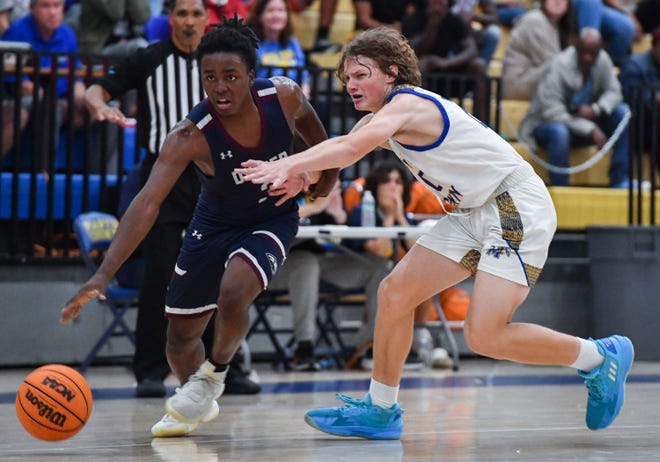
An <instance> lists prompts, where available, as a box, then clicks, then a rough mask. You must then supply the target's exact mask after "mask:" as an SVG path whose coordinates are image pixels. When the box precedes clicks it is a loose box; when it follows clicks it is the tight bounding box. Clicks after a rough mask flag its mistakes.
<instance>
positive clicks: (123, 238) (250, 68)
mask: <svg viewBox="0 0 660 462" xmlns="http://www.w3.org/2000/svg"><path fill="white" fill-rule="evenodd" d="M257 44H258V40H257V38H256V36H255V35H254V33H253V32H252V31H251V30H250V29H249V28H248V27H247V26H245V25H244V24H243V22H242V20H240V19H238V18H234V19H231V20H228V21H225V23H224V24H223V25H221V26H219V27H218V29H217V30H213V31H211V32H209V33H208V34H207V35H205V36H204V38H202V41H201V42H200V44H199V47H198V49H197V60H198V64H199V69H200V73H201V77H202V84H203V86H204V90H205V92H206V95H207V98H206V99H204V100H203V101H202V102H200V103H199V104H198V105H197V106H195V107H194V108H193V110H192V111H191V113H190V114H189V115H188V117H187V118H186V119H184V120H183V121H181V122H180V123H178V124H177V125H176V126H175V127H174V129H173V130H172V131H171V132H170V134H169V135H168V137H167V139H166V140H165V143H164V145H163V148H162V150H161V152H160V155H159V156H158V159H157V161H156V162H155V164H154V166H153V169H152V171H151V174H150V176H149V179H148V180H147V183H146V184H145V186H144V187H143V188H142V190H141V191H140V193H139V194H138V195H137V196H136V197H135V199H134V200H133V201H132V203H131V205H130V207H129V208H128V210H127V211H126V213H125V214H124V216H123V217H122V219H121V222H120V224H119V227H118V229H117V233H116V235H115V238H114V240H113V242H112V245H111V246H110V249H109V250H108V253H107V255H106V256H105V259H104V260H103V263H102V265H101V266H100V268H99V270H98V271H97V273H96V274H95V275H93V276H92V277H91V278H90V280H89V281H88V282H87V283H86V284H85V285H84V286H83V287H82V289H80V291H79V292H78V294H76V295H75V296H74V297H73V298H72V299H71V300H70V301H69V302H67V304H66V307H65V308H64V309H63V310H62V320H61V321H62V322H63V323H66V322H68V321H69V320H70V319H72V318H75V317H77V316H78V315H79V313H80V310H81V309H82V306H83V305H84V304H85V303H87V302H88V301H89V300H91V299H92V298H94V297H97V296H98V297H100V298H102V297H103V294H104V293H105V291H106V289H107V286H108V282H109V280H110V278H111V277H112V275H113V274H114V273H115V272H116V271H117V269H118V268H119V267H120V265H121V264H122V263H123V262H124V260H126V258H128V257H129V256H130V254H131V252H132V251H133V250H134V249H135V248H136V247H137V246H138V244H139V243H140V241H141V240H142V239H143V238H144V236H145V235H146V234H147V232H148V231H149V229H150V228H151V226H152V224H153V223H154V220H155V219H156V216H157V215H158V210H159V207H160V205H161V203H162V202H163V200H164V199H165V197H166V196H167V194H168V193H169V191H170V190H171V189H172V187H173V185H174V184H175V183H176V181H177V178H178V177H179V176H180V175H181V173H182V172H183V171H184V170H185V168H186V166H187V165H188V164H189V163H190V162H194V163H195V166H196V167H197V169H198V171H199V174H200V178H201V182H202V191H201V193H200V196H199V198H198V202H197V206H196V209H195V213H194V215H193V219H192V221H191V223H190V226H189V227H188V229H187V231H186V236H185V238H184V242H183V245H182V247H181V251H180V253H179V258H178V260H177V264H176V267H175V271H174V273H175V274H174V275H173V277H172V281H171V282H170V286H169V289H168V293H167V299H166V307H165V314H166V316H167V317H168V318H169V324H168V331H167V358H168V361H169V363H170V366H171V368H172V370H173V371H174V373H175V374H176V376H177V377H178V379H179V380H180V381H181V383H182V386H181V388H179V389H178V390H177V392H176V394H175V395H174V396H172V397H171V398H169V399H168V400H167V404H166V408H167V413H166V414H165V416H164V417H163V418H162V419H161V420H160V421H159V422H157V423H156V424H155V425H154V426H153V428H152V433H153V435H154V436H160V437H162V436H183V435H186V434H188V433H190V432H192V431H193V430H194V429H195V428H196V427H197V425H198V424H199V423H200V422H208V421H210V420H212V419H214V418H215V417H216V416H217V415H218V412H219V408H218V404H217V401H216V400H217V399H218V398H219V397H220V395H221V394H222V392H223V390H224V380H225V376H226V374H227V369H228V363H229V362H230V360H231V358H232V357H233V355H234V353H235V352H236V350H237V349H238V347H239V345H240V343H241V341H242V340H243V338H244V337H245V335H246V333H247V330H248V328H249V315H248V307H249V306H250V304H251V303H252V301H253V300H254V299H255V298H256V296H257V295H258V294H259V293H260V292H261V291H262V290H263V289H265V288H266V286H267V284H268V282H269V281H270V280H271V278H272V277H273V275H274V274H275V273H276V272H277V270H278V268H279V267H280V266H281V265H282V263H284V260H285V259H286V255H287V252H288V250H289V247H290V245H291V242H292V240H293V239H294V237H295V235H296V233H297V230H298V206H297V204H296V201H295V200H292V198H294V197H295V195H296V194H298V193H299V192H300V191H301V190H302V189H310V190H311V191H312V195H316V196H319V195H326V194H327V193H329V191H330V190H331V188H332V186H333V185H334V183H335V182H336V180H337V176H338V170H336V169H333V170H327V171H323V172H309V173H308V172H305V173H303V174H301V175H298V176H296V177H295V178H292V180H291V181H289V182H287V183H286V184H285V185H283V187H282V188H280V189H279V195H276V196H273V195H272V192H271V194H269V191H268V187H267V186H265V185H264V186H262V185H255V184H253V183H251V182H249V181H245V180H244V178H243V177H242V175H239V174H236V173H235V172H234V170H235V169H236V168H238V167H240V163H241V162H242V161H244V160H246V159H249V158H258V159H261V160H264V161H269V160H275V159H279V158H283V157H287V156H288V155H290V154H292V145H293V137H294V135H297V136H299V137H300V138H301V139H302V140H303V141H304V142H305V143H306V144H307V145H310V146H311V145H314V144H317V143H319V142H321V141H323V140H325V139H326V138H327V135H326V132H325V129H324V128H323V125H322V124H321V122H320V120H319V118H318V116H317V115H316V113H315V112H314V110H313V108H312V107H311V105H310V104H309V102H308V101H307V99H306V98H305V96H304V95H303V93H302V91H301V90H300V87H299V86H298V85H297V84H296V83H295V82H293V81H291V80H289V79H287V78H283V77H279V78H273V79H272V80H266V79H256V80H255V78H254V77H255V67H256V56H255V49H256V47H257V46H258V45H257ZM310 183H311V184H312V185H313V186H311V187H310ZM213 313H217V316H216V320H215V337H214V343H213V350H212V351H208V352H205V351H204V346H203V343H202V340H201V336H202V333H203V332H204V330H205V328H206V325H207V323H208V321H209V319H210V318H211V316H212V315H213Z"/></svg>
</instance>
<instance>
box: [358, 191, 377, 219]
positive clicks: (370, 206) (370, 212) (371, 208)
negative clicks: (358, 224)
mask: <svg viewBox="0 0 660 462" xmlns="http://www.w3.org/2000/svg"><path fill="white" fill-rule="evenodd" d="M361 218H362V226H376V199H374V195H373V194H372V193H371V191H369V190H368V189H367V190H365V191H364V193H363V194H362V217H361Z"/></svg>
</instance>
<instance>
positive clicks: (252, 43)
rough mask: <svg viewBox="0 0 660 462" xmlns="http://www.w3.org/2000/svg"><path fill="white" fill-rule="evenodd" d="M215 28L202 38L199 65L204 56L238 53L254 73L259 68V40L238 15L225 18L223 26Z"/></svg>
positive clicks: (215, 25) (198, 51)
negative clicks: (257, 50) (257, 51)
mask: <svg viewBox="0 0 660 462" xmlns="http://www.w3.org/2000/svg"><path fill="white" fill-rule="evenodd" d="M212 27H213V28H212V29H211V30H210V31H209V32H207V33H206V35H204V36H203V37H202V40H201V41H200V43H199V46H198V47H197V63H198V64H201V61H202V58H203V57H204V55H210V54H213V53H236V54H237V55H239V56H240V57H241V58H242V59H243V61H245V64H246V65H247V67H248V71H252V70H254V69H255V68H256V67H257V53H256V51H255V50H256V49H257V48H258V47H259V39H258V38H257V36H256V35H255V33H254V31H253V30H252V29H250V28H249V27H248V26H247V25H246V24H245V23H244V22H243V20H242V19H241V18H239V17H238V15H234V17H233V18H231V19H227V18H224V21H223V22H222V23H221V24H214V25H213V26H212Z"/></svg>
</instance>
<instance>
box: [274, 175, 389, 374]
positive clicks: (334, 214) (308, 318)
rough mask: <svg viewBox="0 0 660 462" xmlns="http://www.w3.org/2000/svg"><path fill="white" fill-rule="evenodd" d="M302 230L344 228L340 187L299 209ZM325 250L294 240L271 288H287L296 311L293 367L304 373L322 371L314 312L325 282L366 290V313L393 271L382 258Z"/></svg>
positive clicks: (336, 285) (314, 242)
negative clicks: (326, 226)
mask: <svg viewBox="0 0 660 462" xmlns="http://www.w3.org/2000/svg"><path fill="white" fill-rule="evenodd" d="M299 214H300V218H301V225H306V224H309V225H323V224H344V223H346V220H347V214H346V212H345V210H344V208H343V206H342V197H341V184H340V183H339V182H337V183H336V185H335V187H334V189H333V190H332V192H331V193H330V194H329V195H328V197H319V198H317V199H316V200H314V201H312V202H310V201H308V200H305V201H304V202H303V204H302V205H301V206H300V209H299ZM335 250H336V251H333V248H332V246H330V247H328V246H321V245H320V244H318V243H317V242H316V241H315V240H312V239H304V240H296V241H295V242H294V244H293V246H292V248H291V251H290V253H289V256H288V257H287V260H286V262H285V263H284V265H282V268H280V270H279V271H278V272H277V274H276V275H275V277H274V278H273V280H272V282H271V283H270V284H269V286H268V288H269V289H288V291H289V298H290V300H291V307H292V310H293V328H294V336H295V339H296V343H297V345H296V350H295V351H294V355H293V356H294V357H293V367H294V368H295V369H296V370H301V371H318V370H320V369H321V367H320V364H319V362H318V360H317V358H316V356H315V353H314V343H313V342H314V339H315V334H316V332H315V331H316V311H317V307H318V303H319V290H320V285H321V283H325V284H329V285H330V286H334V287H337V288H339V289H351V288H364V293H365V301H366V302H365V303H366V306H367V307H368V308H367V311H369V310H373V309H375V308H374V307H375V306H376V304H377V291H378V285H379V284H380V281H382V280H383V278H385V276H387V274H388V273H389V268H388V266H387V264H384V262H383V260H382V259H381V258H379V257H372V256H366V255H365V256H364V258H356V257H355V256H354V255H349V254H347V253H344V252H342V251H341V249H335Z"/></svg>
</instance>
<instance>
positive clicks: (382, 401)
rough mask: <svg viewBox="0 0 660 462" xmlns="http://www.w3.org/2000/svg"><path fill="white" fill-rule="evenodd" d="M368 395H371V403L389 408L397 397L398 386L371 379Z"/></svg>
mask: <svg viewBox="0 0 660 462" xmlns="http://www.w3.org/2000/svg"><path fill="white" fill-rule="evenodd" d="M369 395H370V396H371V403H372V404H374V405H376V406H380V407H382V408H384V409H389V408H391V407H392V406H394V404H395V403H396V402H397V399H398V398H399V386H398V385H397V386H396V387H390V386H389V385H385V384H384V383H380V382H377V381H376V380H374V379H371V383H370V384H369Z"/></svg>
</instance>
